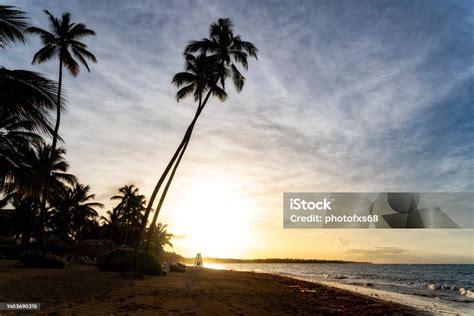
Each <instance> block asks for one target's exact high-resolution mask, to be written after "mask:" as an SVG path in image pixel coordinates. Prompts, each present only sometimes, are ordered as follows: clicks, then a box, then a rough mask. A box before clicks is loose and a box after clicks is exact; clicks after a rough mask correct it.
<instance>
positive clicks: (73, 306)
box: [0, 260, 420, 315]
mask: <svg viewBox="0 0 474 316" xmlns="http://www.w3.org/2000/svg"><path fill="white" fill-rule="evenodd" d="M15 263H16V261H12V260H0V288H1V289H2V290H1V292H0V302H39V303H41V310H40V313H44V314H48V313H60V314H115V313H120V314H127V313H130V314H131V313H134V314H149V315H156V314H159V315H177V314H187V315H222V314H230V315H268V314H269V313H271V314H275V315H295V314H299V315H309V314H313V315H314V314H325V315H328V314H332V315H336V314H337V315H349V314H358V315H374V314H376V315H392V314H404V315H419V314H420V311H416V310H415V309H413V308H411V307H408V306H404V305H399V304H396V303H393V302H388V301H383V300H379V299H377V298H373V297H369V296H364V295H360V294H357V293H354V292H350V291H346V290H344V289H338V288H335V287H331V286H325V285H321V284H316V283H310V282H305V281H301V280H295V279H291V278H286V277H281V276H276V275H270V274H263V273H253V272H237V271H225V270H214V269H198V268H188V270H187V271H186V272H185V273H169V274H168V275H167V276H165V277H151V276H145V278H144V279H142V280H132V279H127V278H124V277H121V276H120V275H119V274H118V273H115V272H102V271H99V270H98V269H97V268H96V267H95V266H90V265H76V264H72V265H69V266H67V267H66V268H65V269H64V270H55V269H27V268H21V267H15V266H14V265H15ZM0 314H4V312H1V313H0Z"/></svg>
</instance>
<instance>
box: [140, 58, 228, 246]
mask: <svg viewBox="0 0 474 316" xmlns="http://www.w3.org/2000/svg"><path fill="white" fill-rule="evenodd" d="M184 55H185V68H186V71H185V72H180V73H177V74H176V75H175V76H174V77H173V81H172V83H173V84H174V85H176V86H177V87H178V88H179V90H178V92H177V93H176V100H177V101H178V102H179V101H180V100H181V99H183V98H185V97H187V96H190V95H192V96H193V98H194V101H195V102H197V103H198V107H197V111H196V114H195V116H194V119H193V121H192V122H191V124H190V125H189V127H188V130H187V131H186V134H185V136H184V138H183V140H182V142H181V144H180V145H179V147H178V149H177V150H176V152H175V156H174V157H173V158H172V160H171V161H170V163H169V164H168V167H169V168H171V167H173V169H172V170H171V174H170V176H169V178H168V181H167V183H166V185H165V188H164V189H163V192H162V194H161V197H160V200H159V202H158V206H157V208H156V211H155V214H154V216H153V221H152V224H151V226H150V230H149V233H148V234H149V238H147V242H146V246H145V248H146V249H149V247H150V242H151V240H152V238H151V236H152V235H153V231H154V229H155V225H156V220H157V218H158V214H159V212H160V210H161V206H162V205H163V202H164V200H165V198H166V195H167V193H168V189H169V187H170V185H171V182H172V181H173V178H174V175H175V173H176V170H177V169H178V166H179V164H180V162H181V159H182V158H183V155H184V152H185V151H186V148H187V146H188V143H189V141H190V139H191V135H192V132H193V129H194V126H195V124H196V121H197V119H198V118H199V116H200V115H201V112H202V110H203V109H204V106H205V105H206V104H207V102H208V100H209V98H210V96H211V95H213V96H215V97H217V98H218V99H219V100H220V101H224V100H225V99H226V98H227V93H226V92H225V91H224V90H223V89H222V88H221V87H219V86H218V83H217V82H218V79H219V72H218V64H217V63H216V61H217V59H216V58H215V57H209V56H206V55H205V54H200V55H198V56H194V55H192V54H187V53H185V54H184ZM173 164H174V166H173ZM168 171H169V170H165V173H164V174H163V175H162V176H161V178H160V180H161V181H164V180H165V178H166V176H167V173H168ZM159 184H160V183H159ZM160 186H161V184H160V185H157V187H155V191H154V192H153V195H152V197H153V198H154V197H155V196H156V193H157V192H158V190H159V187H160ZM151 206H152V203H151V202H149V204H148V207H150V208H151ZM145 216H146V213H145ZM145 224H146V223H145ZM142 225H143V224H142ZM142 228H144V226H142Z"/></svg>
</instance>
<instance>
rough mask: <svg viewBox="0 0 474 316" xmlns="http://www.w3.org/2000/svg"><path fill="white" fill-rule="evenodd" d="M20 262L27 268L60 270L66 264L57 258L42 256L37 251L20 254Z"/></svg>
mask: <svg viewBox="0 0 474 316" xmlns="http://www.w3.org/2000/svg"><path fill="white" fill-rule="evenodd" d="M20 259H21V261H22V262H23V263H24V265H25V267H29V268H51V269H62V268H64V267H65V266H66V262H65V261H64V260H63V259H61V258H60V257H58V256H54V255H49V254H44V253H42V252H38V251H31V250H25V251H23V252H22V253H21V256H20Z"/></svg>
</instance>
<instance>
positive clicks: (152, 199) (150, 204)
mask: <svg viewBox="0 0 474 316" xmlns="http://www.w3.org/2000/svg"><path fill="white" fill-rule="evenodd" d="M210 95H211V91H209V92H208V94H207V95H206V98H205V99H204V103H203V105H200V106H198V109H197V111H196V114H195V115H194V119H193V120H192V122H191V124H190V125H189V127H188V129H187V130H186V133H185V135H184V137H183V140H182V141H181V143H180V144H179V146H178V148H177V149H176V152H175V153H174V155H173V157H172V158H171V160H170V161H169V163H168V165H167V166H166V169H165V171H164V172H163V174H162V175H161V177H160V179H159V180H158V183H157V184H156V186H155V189H154V190H153V193H152V195H151V197H150V200H149V201H148V205H147V208H146V210H145V214H144V215H143V222H142V224H141V227H140V234H139V236H138V237H139V238H138V240H137V243H136V252H138V248H139V247H140V244H141V242H142V240H143V237H144V235H145V230H146V226H147V222H148V217H149V216H150V212H151V208H152V207H153V203H154V202H155V198H156V195H157V194H158V191H159V190H160V188H161V185H162V184H163V182H164V180H165V179H166V176H167V175H168V172H169V171H170V169H171V167H172V166H173V164H174V162H175V161H176V159H177V157H178V155H179V154H180V152H181V150H182V148H183V146H184V145H185V144H186V142H187V141H188V138H189V137H190V135H191V134H192V132H193V129H194V125H195V124H196V121H197V119H198V118H199V115H201V112H202V110H203V108H204V106H205V105H206V103H207V100H209V97H210Z"/></svg>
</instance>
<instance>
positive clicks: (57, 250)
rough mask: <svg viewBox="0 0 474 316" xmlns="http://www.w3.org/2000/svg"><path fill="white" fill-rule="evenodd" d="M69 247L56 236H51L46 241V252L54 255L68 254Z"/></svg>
mask: <svg viewBox="0 0 474 316" xmlns="http://www.w3.org/2000/svg"><path fill="white" fill-rule="evenodd" d="M70 249H71V247H70V246H69V244H68V243H67V242H65V241H63V240H62V239H61V238H59V237H57V236H51V237H49V238H48V239H46V250H47V251H48V252H51V253H53V254H56V255H64V254H66V253H68V252H70Z"/></svg>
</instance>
